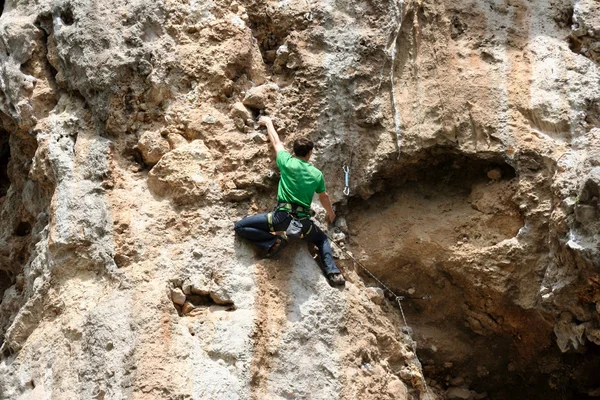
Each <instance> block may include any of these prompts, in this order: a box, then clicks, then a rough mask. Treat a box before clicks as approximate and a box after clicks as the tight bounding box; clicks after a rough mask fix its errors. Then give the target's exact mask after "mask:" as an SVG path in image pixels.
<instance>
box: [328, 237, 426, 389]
mask: <svg viewBox="0 0 600 400" xmlns="http://www.w3.org/2000/svg"><path fill="white" fill-rule="evenodd" d="M325 236H327V238H328V239H329V241H330V242H332V243H333V244H335V246H336V247H337V248H338V249H340V250H341V251H342V252H343V253H344V254H346V255H347V256H348V257H350V258H351V259H352V261H354V263H356V264H357V265H358V266H359V267H361V268H362V269H363V270H364V271H365V272H366V273H367V274H368V275H369V276H370V277H371V278H373V279H374V280H375V281H376V282H377V283H379V285H380V286H381V287H383V288H384V289H385V290H387V291H388V292H390V293H391V294H392V295H393V296H394V298H395V300H396V302H397V303H398V307H400V313H401V314H402V321H403V322H404V326H405V327H406V334H407V335H408V336H409V337H410V339H411V341H412V342H413V343H412V346H411V347H412V350H413V353H414V355H415V359H414V361H415V364H416V365H417V367H418V368H419V373H420V374H421V381H422V382H423V387H424V388H425V392H426V393H427V395H428V396H429V398H430V399H435V397H434V395H433V392H432V391H431V389H429V386H427V382H426V381H425V374H423V365H422V364H421V361H420V360H419V356H418V355H417V342H416V340H414V339H413V338H412V335H411V333H412V331H413V330H412V328H411V327H410V326H408V323H407V322H406V315H404V309H403V308H402V303H401V301H402V300H404V299H407V297H405V296H399V295H397V294H396V293H395V292H394V291H393V290H392V289H390V288H389V287H388V286H387V285H386V284H385V283H383V282H382V281H381V280H379V278H377V277H376V276H375V274H373V273H372V272H371V271H369V270H368V269H367V267H365V266H364V265H363V264H362V263H361V262H360V261H358V260H357V259H356V258H354V256H353V255H352V254H350V252H348V251H347V250H346V249H344V248H343V247H342V246H340V245H339V244H338V243H337V242H336V241H335V240H333V239H332V238H330V237H329V235H327V234H325ZM429 298H430V296H423V297H415V298H414V299H415V300H428V299H429Z"/></svg>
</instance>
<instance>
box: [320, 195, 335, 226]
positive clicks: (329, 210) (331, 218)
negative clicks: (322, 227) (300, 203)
mask: <svg viewBox="0 0 600 400" xmlns="http://www.w3.org/2000/svg"><path fill="white" fill-rule="evenodd" d="M319 201H320V202H321V205H322V206H323V207H325V211H327V218H328V219H329V222H332V223H333V221H334V220H335V212H334V211H333V207H331V200H329V195H328V194H327V192H322V193H319Z"/></svg>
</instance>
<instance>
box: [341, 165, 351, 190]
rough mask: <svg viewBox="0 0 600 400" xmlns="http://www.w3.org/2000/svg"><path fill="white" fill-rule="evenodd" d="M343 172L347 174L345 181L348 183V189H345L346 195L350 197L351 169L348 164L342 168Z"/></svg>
mask: <svg viewBox="0 0 600 400" xmlns="http://www.w3.org/2000/svg"><path fill="white" fill-rule="evenodd" d="M342 170H343V171H344V174H345V181H346V187H345V188H344V194H345V195H346V196H348V195H349V194H350V185H349V182H350V167H349V166H348V165H346V164H344V166H343V167H342Z"/></svg>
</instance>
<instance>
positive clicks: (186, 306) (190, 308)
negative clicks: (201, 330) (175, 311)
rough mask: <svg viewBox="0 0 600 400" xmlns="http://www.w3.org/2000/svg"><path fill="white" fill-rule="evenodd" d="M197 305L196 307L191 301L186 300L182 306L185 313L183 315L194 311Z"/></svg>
mask: <svg viewBox="0 0 600 400" xmlns="http://www.w3.org/2000/svg"><path fill="white" fill-rule="evenodd" d="M195 308H196V307H194V305H193V304H192V303H190V302H189V301H186V302H185V303H184V304H183V306H182V307H181V312H182V313H183V315H185V314H189V313H190V312H192V311H194V309H195Z"/></svg>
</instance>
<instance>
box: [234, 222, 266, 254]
mask: <svg viewBox="0 0 600 400" xmlns="http://www.w3.org/2000/svg"><path fill="white" fill-rule="evenodd" d="M267 215H268V213H264V214H257V215H251V216H249V217H246V218H244V219H242V220H240V221H238V222H236V223H235V224H234V226H233V229H234V230H235V233H237V234H238V235H240V236H241V237H243V238H244V239H246V240H248V241H250V242H252V243H253V244H255V245H257V246H258V247H260V248H261V249H262V250H264V251H268V250H269V249H270V248H271V246H273V244H275V241H276V240H277V236H275V235H272V234H271V233H270V231H269V221H268V219H267V218H268V217H267Z"/></svg>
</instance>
